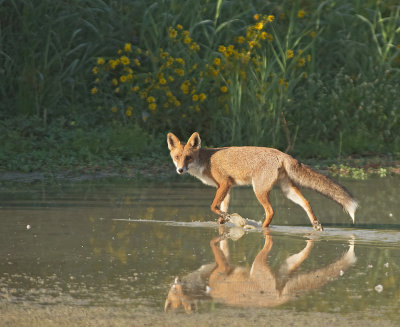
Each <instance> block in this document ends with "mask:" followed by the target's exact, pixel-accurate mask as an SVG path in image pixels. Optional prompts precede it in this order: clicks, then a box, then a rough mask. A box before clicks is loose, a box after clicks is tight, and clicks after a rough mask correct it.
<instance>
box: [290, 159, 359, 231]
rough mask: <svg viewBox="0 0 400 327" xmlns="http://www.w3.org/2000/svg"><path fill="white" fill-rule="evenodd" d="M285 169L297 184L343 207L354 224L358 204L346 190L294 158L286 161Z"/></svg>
mask: <svg viewBox="0 0 400 327" xmlns="http://www.w3.org/2000/svg"><path fill="white" fill-rule="evenodd" d="M284 168H285V171H286V173H287V174H288V176H289V178H290V179H291V180H292V181H293V182H294V183H295V184H297V185H300V186H304V187H307V188H310V189H313V190H315V191H317V192H319V193H321V194H323V195H325V196H326V197H328V198H330V199H332V200H334V201H336V202H337V203H339V204H340V205H342V206H343V208H344V210H346V211H347V213H348V214H349V215H350V217H351V218H352V220H353V224H354V214H355V211H356V209H357V207H358V202H357V200H355V199H354V198H353V197H352V195H351V194H350V193H349V192H348V191H347V190H346V189H344V188H343V187H342V186H340V185H338V184H337V183H335V182H334V181H332V180H331V179H329V178H328V177H326V176H324V175H322V174H320V173H317V172H316V171H314V170H312V169H310V168H308V167H307V166H305V165H304V164H302V163H299V162H298V161H297V160H295V159H293V158H290V159H286V160H285V161H284Z"/></svg>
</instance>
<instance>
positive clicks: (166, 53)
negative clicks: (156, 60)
mask: <svg viewBox="0 0 400 327" xmlns="http://www.w3.org/2000/svg"><path fill="white" fill-rule="evenodd" d="M168 56H169V53H168V52H167V51H164V52H161V54H160V58H161V59H164V58H166V57H168Z"/></svg>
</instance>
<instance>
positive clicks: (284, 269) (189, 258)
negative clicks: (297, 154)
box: [0, 177, 400, 326]
mask: <svg viewBox="0 0 400 327" xmlns="http://www.w3.org/2000/svg"><path fill="white" fill-rule="evenodd" d="M341 182H342V183H343V184H344V185H345V186H346V187H347V188H348V189H349V190H350V191H351V192H352V193H353V194H354V195H355V196H356V197H357V198H358V199H359V201H360V204H361V207H360V208H359V210H358V211H357V212H356V224H355V225H352V224H351V219H350V217H348V216H347V215H346V214H345V213H344V212H343V210H342V209H341V208H340V207H339V206H338V205H336V204H335V203H333V202H332V201H330V200H328V199H326V198H324V197H322V196H321V195H319V194H317V193H315V192H312V191H305V192H304V194H305V196H306V197H307V199H308V200H309V201H310V203H311V205H312V207H313V209H314V211H315V213H316V215H317V217H318V218H319V220H320V221H321V223H322V225H323V226H325V229H326V230H325V231H324V232H313V230H312V228H311V226H310V225H309V221H308V218H307V215H306V214H305V213H304V211H303V210H302V209H301V208H299V207H297V206H296V205H295V204H293V203H291V202H290V201H288V200H286V199H284V198H283V196H282V194H281V193H280V191H279V190H277V191H274V192H273V194H272V197H271V198H272V205H273V207H274V210H275V213H276V215H275V217H274V219H273V221H272V226H271V228H269V229H268V232H266V231H263V230H262V229H261V228H259V227H257V228H255V229H252V230H249V231H243V230H241V229H237V228H235V227H233V226H231V225H228V226H227V227H226V228H225V229H223V230H222V229H221V228H219V226H218V225H217V224H216V223H215V216H214V215H213V214H212V213H211V212H210V209H209V206H210V203H211V201H212V198H213V195H214V192H215V190H214V189H213V188H209V187H206V186H202V185H201V184H200V183H198V182H192V181H191V179H184V180H183V181H182V182H180V183H179V182H178V183H164V184H161V185H160V184H156V183H138V182H135V181H132V180H127V181H124V180H117V179H103V180H87V181H84V182H66V181H64V182H59V183H58V184H52V185H48V184H41V183H34V184H27V183H11V182H7V183H5V182H3V183H2V184H1V187H0V222H1V229H0V257H1V258H2V260H1V261H0V321H2V322H1V323H0V325H6V326H7V325H9V326H17V325H18V326H32V325H37V326H47V325H48V326H54V325H57V326H64V325H65V326H66V325H69V326H71V325H99V324H100V325H126V324H128V325H137V326H142V325H145V324H151V325H182V326H186V325H187V326H194V325H196V326H197V325H200V326H201V325H207V326H208V325H239V326H241V325H244V326H245V325H261V324H263V325H265V322H266V321H268V324H270V325H274V324H275V325H276V324H280V325H289V324H295V325H311V326H313V325H320V324H321V323H324V324H325V325H332V326H335V325H343V324H346V325H348V324H352V325H357V326H358V325H359V326H361V325H363V326H370V325H371V326H374V325H376V324H378V323H379V324H380V325H383V326H386V325H387V326H392V325H393V326H397V325H398V324H399V323H400V318H399V314H398V308H399V304H400V277H399V276H400V251H399V250H400V220H399V217H400V206H399V205H398V189H399V185H400V184H399V182H400V179H399V178H394V177H392V178H384V179H378V178H376V179H375V178H371V179H369V180H367V181H346V180H343V181H341ZM231 211H232V212H239V213H240V214H241V215H242V216H244V217H246V218H249V219H251V220H252V221H254V222H255V224H256V223H258V222H261V221H262V219H263V210H262V207H261V206H260V205H259V204H258V202H257V200H256V199H255V197H254V194H253V192H252V190H251V189H250V188H238V189H234V190H233V195H232V201H231ZM210 242H211V243H213V242H214V243H213V244H214V245H215V244H216V247H215V248H214V254H215V252H216V251H217V250H216V249H217V248H220V249H221V246H222V248H223V249H224V251H225V252H223V254H224V257H223V258H225V259H226V262H227V267H229V273H228V274H226V275H224V274H223V273H218V274H216V273H215V271H216V270H215V267H216V266H215V262H216V260H215V258H216V257H215V255H214V254H213V249H212V247H211V246H212V245H210ZM266 249H267V250H268V251H267V250H266ZM353 251H354V252H353ZM217 252H218V251H217ZM263 255H265V257H266V259H265V260H261V262H265V264H264V263H263V264H257V263H254V262H259V261H258V259H259V258H260V257H261V256H263ZM257 258H258V259H257ZM219 259H221V258H219ZM202 266H205V267H209V268H210V269H209V270H210V271H209V272H207V273H206V277H205V278H203V279H201V278H200V277H199V276H200V272H201V271H200V270H199V269H200V267H202ZM252 267H253V271H252V274H251V273H250V270H251V268H252ZM254 267H256V268H254ZM257 267H258V268H257ZM288 267H289V268H288ZM257 269H258V270H257ZM255 271H258V273H256V272H255ZM212 272H214V275H213V277H212V279H213V280H215V282H214V284H212V285H210V281H209V280H208V278H209V277H210V276H211V273H212ZM177 276H179V277H180V279H179V281H180V284H179V285H180V286H182V284H183V283H185V285H184V289H185V290H184V291H185V292H184V298H185V300H186V302H188V303H190V305H191V306H190V308H192V309H193V310H194V311H195V313H192V314H187V313H185V309H184V307H181V308H180V309H179V310H177V311H176V312H177V314H171V313H164V307H165V304H166V299H167V295H168V292H169V290H170V288H171V285H173V283H174V280H175V278H176V277H177ZM216 276H217V277H218V278H217V277H216ZM203 277H204V276H203ZM191 278H192V279H191ZM193 278H194V279H193ZM196 278H197V279H196ZM194 280H196V282H193V281H194ZM255 280H256V282H255ZM266 281H268V282H266ZM229 282H231V283H232V284H229ZM179 285H178V286H179ZM271 285H273V286H271ZM207 286H208V293H206V292H205V289H206V287H207ZM175 288H176V287H175ZM178 288H179V287H178ZM243 298H245V300H243Z"/></svg>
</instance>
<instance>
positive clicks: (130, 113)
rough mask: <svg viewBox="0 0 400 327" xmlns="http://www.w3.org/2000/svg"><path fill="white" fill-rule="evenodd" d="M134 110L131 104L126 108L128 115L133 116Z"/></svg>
mask: <svg viewBox="0 0 400 327" xmlns="http://www.w3.org/2000/svg"><path fill="white" fill-rule="evenodd" d="M132 110H133V107H131V106H129V107H128V108H127V109H126V111H125V115H126V116H127V117H130V116H132Z"/></svg>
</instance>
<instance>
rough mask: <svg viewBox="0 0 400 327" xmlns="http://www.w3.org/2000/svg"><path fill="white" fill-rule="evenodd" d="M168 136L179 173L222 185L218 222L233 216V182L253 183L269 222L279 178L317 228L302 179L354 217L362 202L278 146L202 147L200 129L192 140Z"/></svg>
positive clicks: (218, 196) (217, 202)
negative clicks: (275, 187) (273, 189)
mask: <svg viewBox="0 0 400 327" xmlns="http://www.w3.org/2000/svg"><path fill="white" fill-rule="evenodd" d="M167 142H168V148H169V150H170V154H171V158H172V161H173V162H174V164H175V166H176V171H177V172H178V174H184V173H189V174H190V175H193V176H195V177H197V178H198V179H200V180H201V181H202V182H203V183H204V184H207V185H211V186H214V187H216V188H217V193H216V195H215V198H214V201H213V202H212V204H211V210H212V211H213V212H214V213H216V214H217V215H219V216H220V218H219V219H218V221H219V223H224V222H225V221H227V220H229V214H228V213H227V212H228V207H229V200H230V190H231V188H232V187H233V186H236V185H252V186H253V190H254V193H255V195H256V197H257V199H258V201H259V202H260V203H261V204H262V206H263V207H264V210H265V220H264V223H263V224H262V227H263V228H265V227H268V226H269V224H270V223H271V220H272V217H273V216H274V210H273V209H272V206H271V204H270V202H269V192H270V191H271V189H272V187H273V186H274V184H276V183H277V184H279V186H280V187H281V189H282V191H283V193H284V194H285V195H286V197H287V198H288V199H290V200H292V201H293V202H294V203H296V204H298V205H300V206H301V207H302V208H303V209H304V210H305V211H306V213H307V215H308V217H309V219H310V221H311V224H312V226H313V228H314V229H315V230H323V228H322V226H321V224H320V223H319V221H318V219H317V218H316V217H315V215H314V213H313V211H312V209H311V206H310V204H309V203H308V201H307V200H306V199H305V198H304V196H303V195H302V194H301V193H300V191H299V189H298V187H297V185H300V186H304V187H307V188H311V189H313V190H315V191H318V192H320V193H322V194H323V195H325V196H327V197H329V198H331V199H332V200H334V201H336V202H337V203H339V204H341V205H342V206H343V208H344V209H345V210H346V211H347V212H348V213H349V215H350V216H351V218H352V219H353V223H354V213H355V211H356V209H357V207H358V203H357V201H356V200H355V199H353V198H352V196H351V195H350V194H349V193H348V192H347V191H346V190H345V189H344V188H343V187H341V186H339V185H338V184H336V183H335V182H333V181H332V180H330V179H329V178H327V177H325V176H324V175H322V174H319V173H317V172H316V171H314V170H312V169H310V168H308V167H307V166H305V165H303V164H301V163H299V162H298V161H297V160H296V159H294V158H293V157H291V156H290V155H288V154H286V153H283V152H281V151H279V150H277V149H272V148H264V147H251V146H242V147H226V148H212V149H211V148H210V149H202V148H201V139H200V135H199V134H198V133H197V132H195V133H193V134H192V136H191V137H190V138H189V140H188V142H187V143H184V142H181V141H180V140H179V139H178V138H177V137H176V136H175V135H174V134H172V133H168V135H167Z"/></svg>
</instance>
